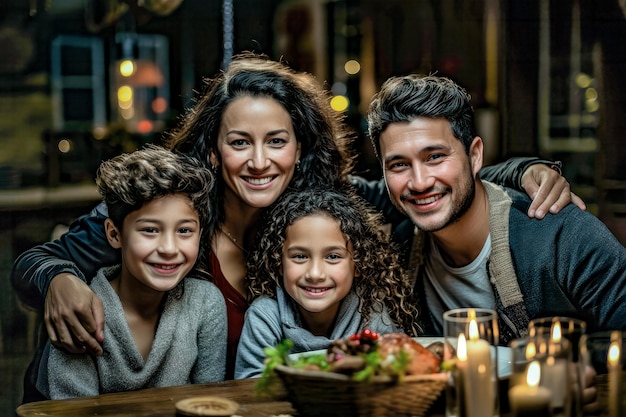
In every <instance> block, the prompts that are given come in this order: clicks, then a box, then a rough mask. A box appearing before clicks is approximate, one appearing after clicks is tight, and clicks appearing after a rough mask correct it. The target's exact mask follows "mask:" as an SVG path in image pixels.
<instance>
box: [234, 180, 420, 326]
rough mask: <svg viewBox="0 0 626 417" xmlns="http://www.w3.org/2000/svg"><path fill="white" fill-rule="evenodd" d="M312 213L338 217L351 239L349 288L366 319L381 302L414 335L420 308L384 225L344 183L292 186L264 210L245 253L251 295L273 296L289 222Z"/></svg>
mask: <svg viewBox="0 0 626 417" xmlns="http://www.w3.org/2000/svg"><path fill="white" fill-rule="evenodd" d="M314 214H326V215H328V216H330V217H331V218H333V219H335V220H337V222H338V223H339V225H340V228H341V232H342V233H343V235H344V236H345V237H346V239H347V240H349V241H350V242H351V243H352V246H353V252H352V257H353V261H354V264H355V269H356V270H357V271H358V272H359V274H358V275H359V276H355V278H354V282H353V289H354V291H355V292H356V294H357V295H358V296H359V298H360V300H361V314H362V316H363V318H364V320H365V321H366V322H367V321H368V320H369V318H370V315H371V312H381V311H382V307H383V305H384V306H386V307H387V310H388V312H389V315H390V316H391V318H392V320H393V321H394V323H395V324H396V325H398V326H399V327H401V328H402V329H404V331H405V332H406V333H407V334H410V335H414V336H416V335H417V334H418V332H419V331H420V330H421V329H420V327H419V325H418V324H417V323H418V320H417V319H418V315H419V311H418V308H417V304H416V300H415V299H414V298H413V295H412V289H411V286H410V283H409V280H408V278H407V276H406V274H405V272H404V270H403V269H402V267H401V265H400V263H399V260H398V255H397V254H398V251H397V250H396V248H395V246H394V244H393V243H392V242H391V241H390V240H389V238H388V237H387V235H386V234H385V233H384V232H383V230H382V227H381V226H382V223H381V216H380V214H378V213H376V212H375V211H373V209H372V208H371V206H370V205H369V204H368V203H367V202H366V201H365V200H363V199H362V198H360V197H359V196H357V195H356V194H354V192H353V191H352V190H351V189H349V188H347V187H343V188H341V189H329V188H322V187H314V188H310V189H307V190H290V191H288V192H286V193H285V194H283V196H282V197H281V198H280V199H279V200H278V201H277V202H276V203H275V204H274V206H273V207H272V208H271V210H269V211H268V212H266V214H265V219H263V221H262V222H261V224H263V225H264V226H263V228H262V229H261V230H259V232H258V235H257V245H256V246H255V249H254V251H253V252H252V253H251V254H250V257H249V259H248V273H247V277H246V280H247V282H248V285H249V289H250V298H251V299H254V298H256V297H258V296H261V295H266V296H269V297H274V298H275V297H276V286H277V285H281V284H282V267H283V266H282V253H283V245H284V243H285V236H286V231H287V228H288V227H289V226H290V225H291V224H293V223H294V222H295V221H296V220H299V219H301V218H303V217H306V216H311V215H314Z"/></svg>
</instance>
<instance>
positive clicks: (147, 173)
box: [96, 144, 214, 274]
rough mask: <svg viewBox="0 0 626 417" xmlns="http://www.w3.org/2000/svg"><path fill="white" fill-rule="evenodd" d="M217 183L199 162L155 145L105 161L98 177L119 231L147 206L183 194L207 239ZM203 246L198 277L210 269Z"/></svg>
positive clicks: (104, 197)
mask: <svg viewBox="0 0 626 417" xmlns="http://www.w3.org/2000/svg"><path fill="white" fill-rule="evenodd" d="M213 183H214V178H213V174H212V173H211V171H210V170H209V169H208V168H207V167H205V166H204V165H203V164H202V163H200V162H199V161H198V160H196V159H194V158H192V157H190V156H187V155H185V154H181V153H176V152H172V151H169V150H167V149H165V148H162V147H160V146H156V145H152V144H148V145H146V146H145V147H144V148H142V149H139V150H136V151H134V152H131V153H124V154H121V155H117V156H115V157H113V158H111V159H109V160H107V161H104V162H102V163H101V164H100V166H99V167H98V171H97V174H96V185H97V187H98V191H99V193H100V195H101V196H102V199H103V200H104V202H105V203H106V206H107V210H108V216H109V218H110V219H111V221H113V224H115V226H116V227H117V228H118V229H120V230H122V229H123V224H124V219H125V218H126V216H128V215H129V214H130V213H132V212H133V211H136V210H138V209H140V208H141V207H143V205H144V204H146V203H149V202H151V201H153V200H155V199H157V198H160V197H163V196H166V195H172V194H183V195H185V196H187V197H188V198H189V201H190V203H191V205H192V206H193V209H194V210H195V212H196V213H198V218H199V220H200V224H201V225H202V226H203V228H202V232H203V235H202V239H203V240H206V239H207V237H208V236H207V234H206V228H205V227H204V225H206V224H208V223H209V222H210V221H211V218H212V216H213V215H214V213H213V211H212V209H211V204H209V202H210V200H209V197H210V194H209V193H210V190H211V189H212V188H213ZM203 247H204V245H202V244H201V245H200V248H201V251H200V253H199V255H198V261H197V263H196V267H195V270H196V273H198V274H202V273H204V269H205V268H206V253H205V251H203V250H202V248H203Z"/></svg>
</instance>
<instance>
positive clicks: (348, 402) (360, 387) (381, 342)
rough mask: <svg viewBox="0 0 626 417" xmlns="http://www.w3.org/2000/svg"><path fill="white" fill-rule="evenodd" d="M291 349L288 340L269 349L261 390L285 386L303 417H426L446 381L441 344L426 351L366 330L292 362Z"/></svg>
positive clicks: (402, 336)
mask: <svg viewBox="0 0 626 417" xmlns="http://www.w3.org/2000/svg"><path fill="white" fill-rule="evenodd" d="M291 346H293V344H292V343H291V342H290V341H288V340H286V341H283V342H282V343H280V344H279V345H278V346H276V347H273V348H268V349H266V353H267V355H268V358H267V361H266V368H265V371H264V373H263V376H262V377H261V379H260V380H259V383H258V384H257V389H259V390H260V391H262V390H263V389H264V388H268V387H270V385H272V384H273V383H274V382H276V381H277V380H280V381H282V388H283V390H284V391H286V394H287V399H288V400H289V401H290V402H291V403H292V404H293V406H294V408H295V409H296V410H297V411H298V413H299V415H302V416H304V417H319V416H324V417H327V416H332V417H391V416H393V417H398V416H401V417H405V416H423V415H425V413H426V412H427V410H428V409H429V408H430V406H431V405H432V404H433V403H434V402H435V400H436V399H437V398H439V396H440V394H441V392H442V391H443V390H444V388H445V384H446V380H447V377H446V374H445V373H442V372H441V367H442V364H443V361H442V358H441V356H440V352H441V351H442V350H443V349H442V344H441V343H440V342H436V343H434V344H431V345H429V346H423V345H421V344H420V343H418V342H417V341H415V340H413V339H411V338H410V337H409V336H407V335H405V334H399V333H391V334H384V335H378V334H376V333H375V332H372V331H370V330H368V329H365V330H363V331H362V332H360V333H358V334H355V335H352V336H350V337H347V338H343V339H339V340H336V341H334V342H333V343H332V345H331V346H330V347H329V348H328V349H327V350H325V351H323V352H307V353H301V354H297V355H292V356H291V360H290V359H289V358H290V356H289V354H288V353H289V350H290V348H291ZM276 376H278V377H279V378H276ZM270 381H272V382H271V383H270ZM266 393H270V394H271V392H267V391H266Z"/></svg>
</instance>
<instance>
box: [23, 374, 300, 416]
mask: <svg viewBox="0 0 626 417" xmlns="http://www.w3.org/2000/svg"><path fill="white" fill-rule="evenodd" d="M255 383H256V380H255V379H242V380H236V381H225V382H218V383H213V384H196V385H183V386H178V387H167V388H149V389H144V390H138V391H130V392H120V393H115V394H103V395H97V396H93V397H82V398H73V399H69V400H51V401H41V402H35V403H28V404H23V405H21V406H19V407H18V408H17V414H18V415H19V416H21V417H30V416H37V417H45V416H67V417H86V416H98V417H107V416H110V417H113V416H115V417H125V416H133V417H136V416H167V417H177V416H179V415H178V414H176V407H175V406H174V404H176V402H177V401H179V400H182V399H185V398H189V397H196V396H204V395H211V396H219V397H224V398H229V399H231V400H233V401H236V402H238V403H239V404H240V408H239V411H237V415H239V416H242V417H270V416H278V415H281V414H283V415H289V414H291V415H294V414H295V410H294V409H293V408H292V407H291V404H290V403H289V402H287V401H277V400H273V399H267V398H265V399H263V398H257V397H256V396H255V394H254V384H255Z"/></svg>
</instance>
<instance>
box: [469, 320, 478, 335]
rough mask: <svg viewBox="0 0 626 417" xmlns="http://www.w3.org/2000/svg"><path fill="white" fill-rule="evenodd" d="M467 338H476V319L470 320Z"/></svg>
mask: <svg viewBox="0 0 626 417" xmlns="http://www.w3.org/2000/svg"><path fill="white" fill-rule="evenodd" d="M468 334H469V340H478V336H479V333H478V324H477V323H476V319H472V320H470V323H469V331H468Z"/></svg>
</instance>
